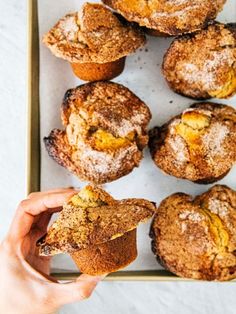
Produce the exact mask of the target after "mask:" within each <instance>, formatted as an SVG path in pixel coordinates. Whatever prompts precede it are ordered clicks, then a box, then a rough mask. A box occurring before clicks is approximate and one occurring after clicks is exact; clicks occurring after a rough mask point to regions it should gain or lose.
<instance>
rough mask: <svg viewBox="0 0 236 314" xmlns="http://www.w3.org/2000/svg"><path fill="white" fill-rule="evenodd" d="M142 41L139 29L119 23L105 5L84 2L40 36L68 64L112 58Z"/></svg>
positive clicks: (121, 54) (142, 36)
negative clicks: (76, 10) (78, 9)
mask: <svg viewBox="0 0 236 314" xmlns="http://www.w3.org/2000/svg"><path fill="white" fill-rule="evenodd" d="M145 41H146V39H145V35H144V34H143V33H142V31H141V30H139V29H137V27H134V26H132V25H130V24H127V23H126V24H123V23H122V21H121V20H120V19H118V18H117V16H116V15H115V14H113V13H112V12H111V11H110V10H109V9H108V8H106V7H104V6H103V5H101V4H95V3H85V4H84V5H83V6H82V8H81V10H80V11H79V12H76V13H71V14H68V15H66V16H65V17H64V18H62V19H61V20H60V21H59V22H58V23H57V24H56V25H55V26H54V27H53V28H52V29H51V30H50V31H49V32H48V33H47V34H46V35H45V36H44V38H43V42H44V43H45V45H46V46H47V47H48V48H49V49H50V50H51V52H52V53H53V54H54V55H55V56H57V57H60V58H63V59H65V60H67V61H69V62H72V63H77V62H78V63H87V62H95V63H106V62H111V61H115V60H117V59H120V58H122V57H124V56H127V55H129V54H130V53H132V52H134V51H135V50H136V49H137V48H139V47H141V46H143V45H144V44H145Z"/></svg>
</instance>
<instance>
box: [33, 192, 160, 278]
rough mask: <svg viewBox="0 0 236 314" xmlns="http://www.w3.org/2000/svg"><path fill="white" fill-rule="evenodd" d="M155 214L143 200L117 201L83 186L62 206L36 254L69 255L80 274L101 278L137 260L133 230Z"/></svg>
mask: <svg viewBox="0 0 236 314" xmlns="http://www.w3.org/2000/svg"><path fill="white" fill-rule="evenodd" d="M154 212H155V205H153V203H151V202H149V201H147V200H144V199H126V200H121V201H117V200H115V199H113V198H112V197H111V196H110V195H109V194H108V193H106V192H105V191H103V190H102V189H100V188H96V187H92V186H87V187H85V188H83V189H82V190H81V191H80V192H79V193H78V194H77V195H75V196H73V197H72V198H71V199H70V201H69V202H68V203H67V204H65V205H64V206H63V210H62V211H61V213H60V214H59V217H58V218H57V220H56V221H55V222H54V223H53V224H52V225H51V227H50V228H49V230H48V233H47V234H46V235H45V236H44V237H43V238H42V239H40V241H39V242H38V246H39V254H40V255H44V256H51V255H55V254H59V253H68V254H70V255H71V257H72V258H73V260H74V261H75V263H76V264H77V266H78V267H79V269H80V271H81V272H83V273H86V274H89V275H101V274H107V273H110V272H114V271H117V270H118V269H121V268H124V267H125V266H127V265H128V264H130V263H131V262H132V261H134V260H135V258H136V257H137V247H136V228H137V226H138V224H139V223H141V222H145V221H146V220H148V219H149V218H151V217H152V215H153V214H154Z"/></svg>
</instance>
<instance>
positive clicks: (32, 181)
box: [26, 0, 191, 281]
mask: <svg viewBox="0 0 236 314" xmlns="http://www.w3.org/2000/svg"><path fill="white" fill-rule="evenodd" d="M38 23H39V20H38V1H37V0H28V112H27V117H28V128H27V175H26V193H27V194H29V193H31V192H34V191H39V190H40V189H41V187H40V177H41V151H40V137H41V136H43V135H45V134H44V133H43V132H41V131H40V93H39V84H40V75H39V74H40V61H39V24H38ZM185 103H186V101H185ZM190 103H191V102H190ZM41 133H42V135H41ZM52 275H53V276H55V277H56V278H57V279H58V280H71V279H75V278H76V277H78V275H79V272H74V271H73V272H72V271H68V270H65V271H64V270H63V269H62V270H61V269H60V271H56V270H52ZM105 280H110V281H112V280H116V281H189V279H183V278H180V277H177V276H175V275H173V274H171V273H170V272H168V271H166V270H164V269H163V270H162V269H160V270H150V271H149V270H139V271H135V270H132V271H125V270H124V271H119V272H116V273H112V274H110V275H108V276H107V277H106V278H105Z"/></svg>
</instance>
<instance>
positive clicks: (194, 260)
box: [150, 185, 236, 281]
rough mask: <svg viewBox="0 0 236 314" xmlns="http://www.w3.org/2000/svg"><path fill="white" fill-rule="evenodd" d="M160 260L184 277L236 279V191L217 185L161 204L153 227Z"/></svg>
mask: <svg viewBox="0 0 236 314" xmlns="http://www.w3.org/2000/svg"><path fill="white" fill-rule="evenodd" d="M150 236H151V238H152V249H153V252H154V254H155V255H156V256H157V258H158V261H160V262H161V263H162V265H164V266H165V267H166V268H167V269H168V270H170V271H171V272H173V273H175V274H177V275H178V276H181V277H187V278H193V279H203V280H221V281H223V280H231V279H235V278H236V256H235V250H236V192H235V191H234V190H232V189H230V188H228V187H226V186H222V185H216V186H214V187H213V188H211V189H210V190H209V191H208V192H206V193H204V194H202V195H199V196H197V197H196V198H194V199H193V198H192V197H191V196H190V195H187V194H183V193H176V194H173V195H171V196H169V197H167V198H166V199H165V200H163V201H162V203H161V204H160V206H159V208H158V210H157V213H156V215H155V216H154V219H153V223H152V226H151V231H150Z"/></svg>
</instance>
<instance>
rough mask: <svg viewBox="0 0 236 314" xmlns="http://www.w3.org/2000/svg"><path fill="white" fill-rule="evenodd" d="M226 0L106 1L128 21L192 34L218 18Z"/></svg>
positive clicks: (158, 28)
mask: <svg viewBox="0 0 236 314" xmlns="http://www.w3.org/2000/svg"><path fill="white" fill-rule="evenodd" d="M225 1H226V0H214V1H212V0H168V1H166V0H149V1H145V0H103V2H104V3H105V4H107V5H109V6H110V7H112V8H113V9H115V10H117V11H118V12H119V13H120V14H122V15H123V16H124V17H125V18H126V19H128V20H129V21H135V22H137V23H139V24H140V25H141V26H146V27H148V28H153V29H156V30H158V31H160V32H163V33H167V34H170V35H177V34H183V33H190V32H193V31H196V30H198V29H201V28H202V27H203V26H204V25H206V24H207V23H208V22H209V21H211V20H213V19H215V17H216V15H217V14H218V12H219V11H221V9H222V8H223V5H224V3H225Z"/></svg>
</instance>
